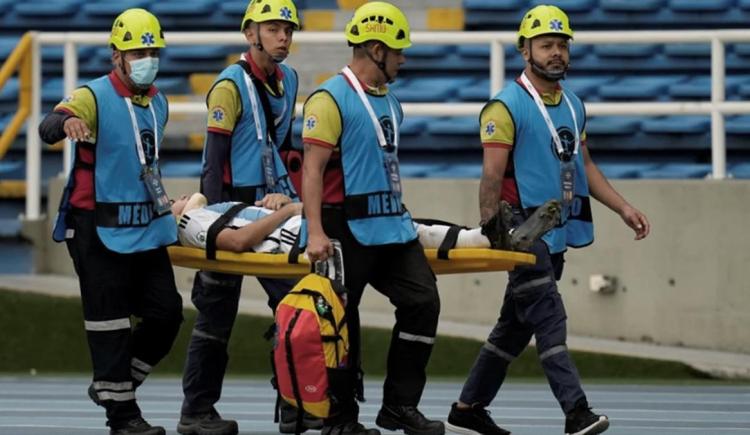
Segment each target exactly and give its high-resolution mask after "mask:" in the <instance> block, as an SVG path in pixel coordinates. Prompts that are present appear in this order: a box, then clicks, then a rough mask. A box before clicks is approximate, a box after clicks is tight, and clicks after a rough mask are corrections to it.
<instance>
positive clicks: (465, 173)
mask: <svg viewBox="0 0 750 435" xmlns="http://www.w3.org/2000/svg"><path fill="white" fill-rule="evenodd" d="M428 176H429V177H430V178H476V179H479V178H480V177H481V176H482V163H481V162H477V163H457V164H448V165H445V166H444V167H442V168H439V169H436V170H434V171H432V172H431V173H430V174H429V175H428Z"/></svg>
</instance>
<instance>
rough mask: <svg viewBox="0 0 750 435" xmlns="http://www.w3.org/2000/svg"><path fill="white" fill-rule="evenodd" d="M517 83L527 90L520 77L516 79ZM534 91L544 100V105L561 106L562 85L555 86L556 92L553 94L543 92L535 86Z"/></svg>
mask: <svg viewBox="0 0 750 435" xmlns="http://www.w3.org/2000/svg"><path fill="white" fill-rule="evenodd" d="M516 83H518V84H519V85H521V87H522V88H525V86H524V85H523V82H522V81H521V77H520V76H519V77H518V78H516ZM534 89H536V91H537V92H538V93H539V96H540V97H541V98H542V101H543V102H544V104H546V105H549V106H556V105H558V104H560V100H561V99H562V87H561V86H560V83H557V84H555V90H554V91H552V92H543V91H542V90H541V89H539V88H537V87H536V86H534Z"/></svg>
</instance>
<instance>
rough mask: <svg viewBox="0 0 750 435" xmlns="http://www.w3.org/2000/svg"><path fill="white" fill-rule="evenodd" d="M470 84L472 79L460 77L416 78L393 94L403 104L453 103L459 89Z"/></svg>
mask: <svg viewBox="0 0 750 435" xmlns="http://www.w3.org/2000/svg"><path fill="white" fill-rule="evenodd" d="M470 82H471V79H470V78H460V77H458V78H457V77H427V78H415V79H411V80H410V81H409V82H408V86H403V87H400V88H397V89H396V90H394V91H393V93H394V95H396V96H397V97H398V99H399V100H401V101H403V102H424V101H451V100H452V99H453V98H454V97H456V95H457V94H458V89H459V88H461V87H462V86H465V85H467V84H469V83H470Z"/></svg>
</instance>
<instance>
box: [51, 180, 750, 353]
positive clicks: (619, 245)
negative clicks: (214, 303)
mask: <svg viewBox="0 0 750 435" xmlns="http://www.w3.org/2000/svg"><path fill="white" fill-rule="evenodd" d="M613 184H614V185H615V187H616V188H617V189H618V190H619V191H620V192H621V193H622V194H623V195H624V196H625V197H626V198H628V199H629V200H630V202H631V203H632V204H634V205H635V206H636V207H638V208H640V209H641V210H642V211H643V212H645V213H646V214H647V215H648V217H649V219H650V220H651V223H652V226H653V228H652V234H651V235H650V236H649V237H648V238H647V239H646V240H644V241H640V242H635V241H633V240H632V239H633V234H632V231H631V230H630V229H629V228H627V227H626V226H625V225H624V224H623V223H622V221H621V220H620V218H619V217H618V216H616V215H615V214H614V213H611V212H609V211H608V210H606V209H605V208H604V207H602V206H600V205H599V204H598V203H597V204H596V205H595V206H594V210H593V212H594V219H595V223H596V242H595V243H594V245H592V246H590V247H588V248H585V249H580V250H571V251H569V252H568V255H567V258H566V259H567V263H566V270H565V274H564V276H563V279H562V281H561V282H560V291H561V293H562V294H563V297H564V299H565V303H566V307H567V311H568V316H569V318H570V320H569V331H570V332H571V333H572V334H577V335H585V336H593V337H602V338H617V339H623V340H627V341H647V342H654V343H661V344H670V345H684V346H687V347H697V348H706V349H715V350H724V351H735V352H743V353H750V334H748V333H747V331H748V330H750V281H748V279H747V278H746V277H745V276H744V275H741V273H742V272H743V270H744V269H745V268H750V250H749V249H750V231H748V230H747V229H746V228H745V227H744V223H747V216H748V215H750V182H749V181H733V180H729V181H723V182H714V181H703V180H701V181H692V180H690V181H654V180H648V181H641V180H624V181H615V182H613ZM61 186H62V182H61V181H60V180H52V182H51V183H50V201H49V202H50V204H53V205H54V207H56V205H57V202H58V198H59V192H60V189H61ZM166 187H167V190H168V191H169V192H171V193H172V195H179V194H182V193H190V192H192V191H195V190H196V189H197V188H198V181H197V180H195V179H170V180H167V183H166ZM477 187H478V181H476V180H405V183H404V190H405V198H406V203H407V205H408V206H409V208H410V210H411V211H412V213H413V214H414V216H415V217H435V218H440V219H443V220H448V221H453V222H455V223H459V224H464V225H475V224H476V223H477V222H478V220H479V216H478V210H477ZM54 207H53V208H54ZM50 215H52V216H54V212H53V211H50ZM39 240H45V241H47V240H49V238H48V237H40V238H39ZM40 248H41V249H40V251H39V252H40V253H41V254H42V255H40V259H39V260H40V261H39V262H38V264H39V266H38V268H39V271H45V272H54V273H65V274H72V273H73V271H72V266H71V265H70V260H69V258H68V255H67V252H66V251H65V248H64V245H59V244H54V243H47V244H46V245H45V246H41V247H40ZM594 274H604V275H610V276H614V277H617V280H618V286H617V289H616V291H615V292H613V293H609V294H603V293H595V292H592V291H590V290H589V277H590V276H591V275H594ZM176 275H177V283H178V287H179V288H180V289H185V290H189V289H190V286H191V284H192V272H191V271H187V270H185V269H182V268H176ZM245 282H246V284H245V286H246V292H245V293H244V294H243V297H246V298H249V299H251V300H253V302H255V303H256V305H262V298H263V294H262V292H261V290H260V289H259V287H258V286H257V284H256V283H255V281H254V280H251V279H247V280H245ZM505 283H506V277H505V274H504V273H481V274H474V275H451V276H441V277H440V278H439V282H438V285H439V288H440V294H441V298H442V319H445V320H453V321H461V322H467V323H473V324H486V325H487V327H488V328H489V327H490V325H492V324H493V323H494V320H495V319H496V317H497V315H498V313H499V308H500V303H501V300H502V295H503V292H504V288H505ZM363 309H366V310H369V311H375V312H382V313H391V312H392V308H391V306H390V305H389V303H388V301H387V300H386V298H385V297H383V296H381V295H379V294H378V293H377V292H376V291H374V290H372V289H368V291H366V294H365V298H364V307H363Z"/></svg>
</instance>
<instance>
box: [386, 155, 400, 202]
mask: <svg viewBox="0 0 750 435" xmlns="http://www.w3.org/2000/svg"><path fill="white" fill-rule="evenodd" d="M385 174H386V176H387V177H388V181H389V182H390V184H391V192H393V194H394V195H401V173H400V172H399V166H398V159H397V158H396V156H394V155H392V154H386V155H385Z"/></svg>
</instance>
